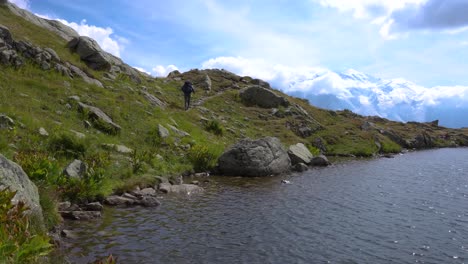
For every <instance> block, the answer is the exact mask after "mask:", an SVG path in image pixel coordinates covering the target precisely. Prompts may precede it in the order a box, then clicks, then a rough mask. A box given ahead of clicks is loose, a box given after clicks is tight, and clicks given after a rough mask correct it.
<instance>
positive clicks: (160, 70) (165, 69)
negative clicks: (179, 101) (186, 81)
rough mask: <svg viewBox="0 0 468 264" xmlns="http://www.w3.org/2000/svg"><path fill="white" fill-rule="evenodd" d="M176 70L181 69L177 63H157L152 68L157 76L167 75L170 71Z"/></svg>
mask: <svg viewBox="0 0 468 264" xmlns="http://www.w3.org/2000/svg"><path fill="white" fill-rule="evenodd" d="M175 70H179V68H177V66H175V65H167V66H163V65H157V66H156V67H154V68H153V69H152V71H153V73H154V75H155V76H157V77H166V76H167V75H168V74H169V73H170V72H172V71H175Z"/></svg>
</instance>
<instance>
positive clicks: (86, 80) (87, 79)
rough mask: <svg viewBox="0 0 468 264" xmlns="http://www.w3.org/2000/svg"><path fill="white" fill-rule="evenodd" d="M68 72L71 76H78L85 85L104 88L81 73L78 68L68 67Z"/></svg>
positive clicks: (98, 82)
mask: <svg viewBox="0 0 468 264" xmlns="http://www.w3.org/2000/svg"><path fill="white" fill-rule="evenodd" d="M70 72H71V73H72V76H78V77H81V78H82V79H83V81H85V83H87V84H93V85H96V86H99V87H104V85H102V83H101V82H100V81H98V80H96V79H94V78H91V77H89V76H88V75H87V74H86V73H85V72H84V71H82V70H81V69H80V68H78V67H76V66H75V65H70Z"/></svg>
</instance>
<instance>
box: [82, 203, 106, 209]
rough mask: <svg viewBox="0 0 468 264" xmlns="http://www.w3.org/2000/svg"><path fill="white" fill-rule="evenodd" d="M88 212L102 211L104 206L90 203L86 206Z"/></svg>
mask: <svg viewBox="0 0 468 264" xmlns="http://www.w3.org/2000/svg"><path fill="white" fill-rule="evenodd" d="M85 209H86V210H87V211H102V209H103V206H102V204H101V203H100V202H94V203H89V204H87V205H85Z"/></svg>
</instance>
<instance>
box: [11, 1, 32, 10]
mask: <svg viewBox="0 0 468 264" xmlns="http://www.w3.org/2000/svg"><path fill="white" fill-rule="evenodd" d="M9 1H10V3H13V4H15V5H17V6H18V7H19V8H23V9H29V0H9Z"/></svg>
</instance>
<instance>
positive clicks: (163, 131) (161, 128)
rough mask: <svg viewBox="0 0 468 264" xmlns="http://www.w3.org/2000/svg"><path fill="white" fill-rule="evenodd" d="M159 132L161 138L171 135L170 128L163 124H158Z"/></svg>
mask: <svg viewBox="0 0 468 264" xmlns="http://www.w3.org/2000/svg"><path fill="white" fill-rule="evenodd" d="M158 134H159V137H160V138H167V137H168V136H169V130H167V128H165V127H164V126H162V125H161V124H158Z"/></svg>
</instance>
